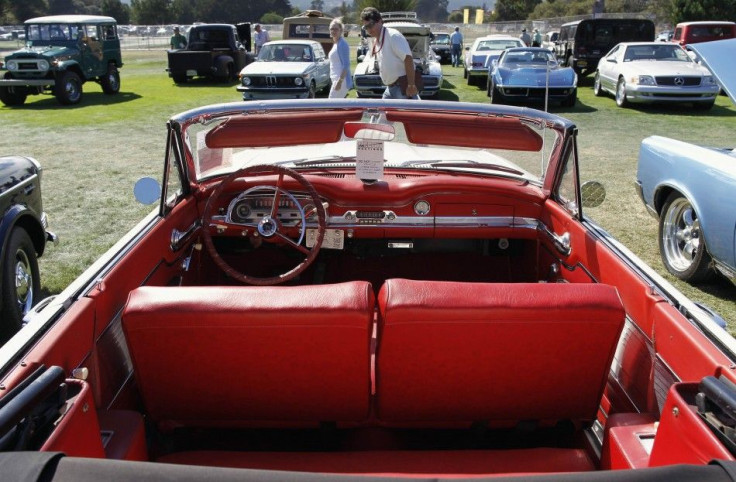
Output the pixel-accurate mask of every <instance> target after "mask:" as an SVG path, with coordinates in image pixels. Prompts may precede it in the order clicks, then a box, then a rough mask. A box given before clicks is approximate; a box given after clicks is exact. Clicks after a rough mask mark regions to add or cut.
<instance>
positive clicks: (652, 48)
mask: <svg viewBox="0 0 736 482" xmlns="http://www.w3.org/2000/svg"><path fill="white" fill-rule="evenodd" d="M636 60H657V61H668V62H691V61H692V60H691V59H690V56H689V55H688V54H687V52H685V51H684V50H683V49H682V47H680V46H679V45H676V44H671V45H631V46H629V47H628V48H627V49H626V53H625V54H624V62H631V61H636Z"/></svg>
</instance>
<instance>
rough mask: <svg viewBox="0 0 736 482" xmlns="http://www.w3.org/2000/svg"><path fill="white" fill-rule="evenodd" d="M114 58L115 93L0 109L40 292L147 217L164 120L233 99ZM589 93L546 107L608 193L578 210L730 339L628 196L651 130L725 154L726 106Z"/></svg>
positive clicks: (152, 54) (732, 323)
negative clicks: (32, 182) (44, 243)
mask: <svg viewBox="0 0 736 482" xmlns="http://www.w3.org/2000/svg"><path fill="white" fill-rule="evenodd" d="M3 47H4V46H3V45H0V49H2V48H3ZM0 55H1V54H0ZM353 57H354V55H353ZM123 61H124V62H125V65H124V67H123V68H122V69H121V82H122V88H121V92H120V94H119V95H117V96H111V97H110V96H106V95H104V94H103V93H102V89H101V88H100V87H99V85H97V84H95V83H87V84H85V85H84V98H83V99H82V102H81V103H80V104H79V105H76V106H72V107H62V106H60V105H59V104H58V103H57V101H56V99H55V98H53V97H51V96H49V95H40V96H30V97H29V98H28V100H27V102H26V104H25V105H24V106H23V107H20V108H8V107H5V106H1V105H0V133H1V134H0V154H2V155H7V154H21V155H28V156H32V157H35V158H36V159H38V160H39V161H40V162H41V164H42V166H43V167H44V177H43V198H44V207H45V210H46V212H47V213H48V214H49V219H50V227H51V229H52V230H53V231H55V232H56V233H57V234H59V236H60V240H61V242H60V244H59V245H58V246H49V247H48V249H47V251H46V254H45V255H44V256H43V258H41V260H40V264H41V277H42V285H43V291H44V294H45V295H48V294H54V293H58V292H59V291H61V290H62V289H63V288H65V287H66V286H67V285H68V284H69V283H70V282H71V281H72V280H73V279H74V278H76V277H77V276H78V275H79V274H80V273H81V272H82V270H84V269H85V268H86V267H87V266H89V265H90V264H91V263H92V262H93V261H94V260H95V259H97V258H98V257H99V256H100V255H101V254H102V253H103V252H104V251H105V250H107V249H108V248H109V246H111V245H112V244H113V243H114V242H115V241H116V240H118V239H119V238H120V237H121V236H122V234H124V233H125V232H126V231H128V230H129V229H130V228H131V227H132V226H134V225H135V224H136V223H137V222H138V221H139V220H140V219H141V218H142V217H143V215H144V214H146V213H147V212H149V211H150V210H151V207H147V206H141V205H139V204H137V203H136V201H135V200H134V199H133V195H132V188H133V184H134V182H135V181H136V180H137V179H138V178H139V177H141V176H154V177H156V178H159V179H160V178H161V175H162V173H161V170H162V162H161V161H162V158H163V157H162V156H163V155H164V149H165V132H166V126H165V124H166V121H167V119H168V118H169V117H170V116H171V115H173V114H176V113H179V112H181V111H184V110H188V109H190V108H193V107H196V106H200V105H204V104H210V103H220V102H231V101H239V100H240V96H239V94H238V92H236V90H235V84H234V83H233V84H215V83H207V82H201V81H194V82H190V83H189V84H187V85H182V86H176V85H174V83H173V82H172V81H171V79H169V77H168V76H167V74H166V72H165V71H164V69H165V68H166V54H165V51H164V50H140V51H132V50H126V51H124V52H123ZM444 72H445V81H444V85H443V90H442V92H441V93H440V99H442V100H447V101H457V100H461V101H467V102H483V103H486V102H488V97H487V96H486V92H485V87H483V88H480V87H477V86H468V85H467V81H466V80H465V79H464V78H463V70H462V68H453V67H451V66H445V67H444ZM591 86H592V79H591V78H584V79H581V81H580V85H579V89H578V99H579V101H578V103H577V105H576V106H575V107H574V108H559V107H553V108H551V109H550V110H551V111H553V112H555V113H559V114H560V115H562V116H564V117H567V118H569V119H571V120H572V121H574V122H575V123H576V124H577V125H578V127H579V129H580V135H579V138H578V139H579V147H580V159H581V162H582V164H583V177H584V179H591V178H596V179H598V180H601V181H603V182H604V184H605V185H606V188H607V192H608V196H607V199H606V201H605V202H604V203H603V205H602V206H601V207H599V208H596V209H595V210H589V211H588V212H587V214H588V215H590V216H592V217H593V218H594V219H595V220H596V221H597V222H599V224H601V225H602V226H604V227H605V228H606V229H607V230H609V231H610V232H611V233H612V234H613V235H614V236H615V237H616V238H618V239H619V240H621V241H622V242H623V244H625V245H626V246H628V247H629V248H630V249H631V250H632V251H634V253H636V254H637V255H638V256H639V257H641V258H642V259H643V260H644V261H645V262H647V263H648V264H649V265H651V266H653V267H654V268H655V269H656V270H657V271H658V272H660V273H661V274H662V275H663V276H664V277H665V278H666V279H668V280H669V281H671V282H673V283H674V284H675V285H676V286H677V287H678V288H679V289H680V290H682V291H683V292H684V293H685V294H687V295H688V296H689V297H690V298H692V299H693V300H695V301H699V302H702V303H704V304H706V305H708V306H710V307H711V308H713V309H715V310H716V311H717V312H719V313H720V314H721V315H723V316H724V318H726V320H727V321H728V323H729V329H730V331H731V332H732V333H736V287H734V286H732V285H731V284H730V283H729V282H728V281H726V280H725V279H722V278H719V279H718V280H717V281H715V282H713V283H712V284H708V285H701V286H698V287H693V286H690V285H688V284H685V283H681V282H679V281H677V280H676V279H675V278H674V277H672V276H670V275H669V274H667V272H666V271H665V269H664V267H663V266H662V263H661V260H660V258H659V252H658V248H657V225H656V221H655V220H654V218H652V217H651V216H649V215H648V214H647V213H646V211H645V209H644V207H643V205H642V203H641V201H640V200H639V198H638V197H637V195H636V193H635V191H634V180H635V174H636V158H637V154H638V150H639V145H640V143H641V141H642V139H644V138H645V137H647V136H650V135H654V134H658V135H664V136H668V137H673V138H676V139H681V140H684V141H690V142H695V143H698V144H703V145H713V146H723V147H726V146H731V147H734V141H733V139H734V132H736V108H734V106H733V105H732V104H731V102H730V101H729V100H728V98H727V97H725V96H721V97H719V99H718V101H717V102H716V105H715V107H714V108H713V109H712V110H711V111H709V112H695V111H693V110H692V108H691V107H690V106H689V105H688V106H683V107H675V106H662V107H647V106H643V107H634V108H630V109H619V108H617V107H616V105H615V103H614V100H613V99H612V98H611V97H595V96H593V92H592V88H591ZM350 96H351V97H352V96H355V91H351V93H350Z"/></svg>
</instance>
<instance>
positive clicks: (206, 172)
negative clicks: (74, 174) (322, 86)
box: [170, 99, 575, 187]
mask: <svg viewBox="0 0 736 482" xmlns="http://www.w3.org/2000/svg"><path fill="white" fill-rule="evenodd" d="M356 109H359V110H362V111H364V113H365V114H366V115H371V116H376V118H380V117H381V116H382V115H383V116H384V122H385V116H386V115H389V116H391V115H392V114H391V112H405V111H406V110H409V111H414V112H417V113H419V114H424V113H425V112H426V113H432V114H435V113H437V112H440V113H442V114H447V115H464V116H465V117H466V118H467V117H468V116H467V115H468V114H471V115H474V116H478V117H479V118H480V119H486V120H488V119H491V120H493V119H502V120H503V119H508V120H509V121H514V122H516V123H517V125H518V123H521V124H523V125H526V126H528V127H529V130H535V131H537V132H542V133H544V136H545V137H544V139H543V140H542V141H541V142H542V148H541V149H538V150H535V149H526V148H523V147H522V148H521V149H516V148H514V147H513V146H512V147H503V146H502V147H498V149H501V150H504V152H505V153H517V152H518V153H520V154H519V155H524V156H527V155H528V157H529V159H528V160H527V161H529V162H532V163H533V164H534V169H533V170H530V169H528V168H525V167H522V166H520V165H519V164H517V163H516V162H517V161H516V160H515V159H509V158H508V157H507V156H505V155H501V156H500V157H501V158H503V159H504V160H505V161H506V162H505V163H501V164H500V165H499V169H497V170H494V169H492V168H489V166H490V165H491V164H493V163H492V162H491V163H489V164H488V165H484V166H472V165H470V164H468V163H466V165H464V166H462V167H458V166H457V164H458V162H460V161H466V160H475V159H476V158H477V156H475V157H473V156H463V155H461V152H463V149H465V150H466V151H467V152H469V153H470V152H472V151H473V150H478V149H477V148H478V147H481V148H482V149H485V150H487V151H489V152H490V154H483V155H485V156H487V157H488V159H495V158H494V157H493V154H495V150H496V148H495V147H488V146H474V145H472V144H467V142H471V143H472V142H475V140H473V139H470V140H469V139H465V140H461V141H460V146H459V147H458V148H457V149H455V150H456V151H457V153H456V155H455V156H454V157H453V156H449V157H447V158H440V159H438V158H436V157H431V156H427V157H430V158H429V159H428V160H427V162H417V161H416V160H413V161H412V162H407V163H404V165H400V164H399V163H394V162H391V160H390V159H387V161H388V162H387V163H386V168H393V167H395V168H401V169H435V170H442V171H445V170H454V171H455V172H458V173H461V172H462V173H470V172H472V173H474V174H479V175H488V176H497V177H507V178H508V177H511V178H515V179H517V180H520V181H523V182H529V183H532V184H535V185H538V186H540V187H542V186H547V185H548V183H549V182H551V181H550V180H549V179H547V177H548V176H547V173H548V172H554V170H552V171H550V169H553V168H552V165H553V164H554V165H556V164H557V163H558V162H559V157H560V155H561V151H562V146H563V145H564V144H565V138H566V137H568V136H569V135H570V133H572V132H574V131H575V129H574V125H573V124H572V123H571V122H570V121H569V120H567V119H564V118H562V117H559V116H556V115H554V114H549V113H545V112H542V111H538V110H535V109H530V108H526V107H510V106H495V105H491V104H488V105H486V104H471V103H452V104H448V103H445V102H439V101H423V102H421V103H416V102H411V101H408V100H407V101H403V100H402V101H399V100H390V101H386V100H378V99H314V100H302V101H300V102H295V101H290V100H274V101H265V102H260V103H249V104H243V103H232V104H220V105H215V106H207V107H203V108H200V109H195V110H192V111H187V112H184V113H182V114H179V115H177V116H175V117H173V118H172V119H171V121H170V125H171V126H173V128H175V129H178V132H179V135H177V138H178V142H179V144H180V148H179V150H178V152H180V153H181V155H182V157H181V158H180V159H179V160H178V162H181V163H182V164H183V165H184V171H186V173H187V178H188V179H189V182H190V183H191V184H192V185H193V186H196V185H197V184H199V183H203V182H207V181H208V180H209V179H211V178H214V177H218V176H221V175H225V174H227V173H228V172H232V170H234V169H236V168H239V167H243V166H244V165H252V164H253V163H260V161H261V160H263V158H264V156H262V155H261V156H260V157H259V158H258V159H257V160H258V162H249V163H247V164H240V159H241V158H238V162H234V163H233V164H231V165H229V166H225V165H224V164H223V165H220V164H216V166H217V168H216V169H211V168H207V169H202V168H201V165H200V160H199V158H198V156H197V152H196V150H197V147H196V146H197V143H196V142H197V141H196V139H194V138H193V137H194V136H195V135H197V134H196V133H197V131H198V130H200V131H201V130H202V129H205V130H208V129H211V128H212V127H215V126H216V125H218V124H219V123H221V122H222V121H223V119H225V118H227V117H229V116H241V118H242V116H243V115H246V116H247V115H250V114H253V115H255V114H260V115H262V114H264V113H266V114H273V115H281V116H283V115H289V114H292V113H296V111H304V112H307V113H313V114H314V113H318V112H321V111H322V110H325V111H329V112H332V113H334V112H340V111H343V112H344V111H347V110H352V111H356ZM425 115H426V114H425ZM193 126H201V127H196V128H192V127H193ZM190 129H191V130H190ZM205 134H206V133H205ZM277 134H278V133H275V134H274V138H275V137H276V135H277ZM254 137H255V136H254ZM281 137H283V136H281ZM502 137H503V136H502V133H501V134H499V137H498V139H500V140H499V142H502V141H504V139H502ZM202 139H204V137H202ZM403 140H404V141H406V140H407V139H403ZM335 141H336V140H332V141H329V142H323V141H316V142H313V143H311V144H310V143H309V142H301V143H298V144H297V149H298V150H295V152H299V154H295V155H292V156H291V157H284V156H283V155H282V154H283V153H282V152H280V151H279V150H277V147H287V146H288V148H292V149H293V147H294V146H292V145H291V144H289V143H281V144H278V143H277V144H269V145H266V146H260V145H259V146H260V147H258V148H260V149H261V151H260V152H261V153H263V152H268V153H269V155H271V157H272V159H271V162H273V163H280V164H284V165H287V166H290V167H294V168H297V169H315V168H317V167H320V166H321V168H322V169H324V168H325V166H328V167H329V168H331V169H332V168H335V169H346V168H351V167H352V166H353V165H354V162H353V161H352V160H351V156H353V155H354V154H353V153H351V152H350V150H349V149H350V147H349V145H348V142H346V141H352V139H345V138H344V134H343V138H342V139H340V138H339V136H338V139H337V142H335ZM200 142H202V141H200ZM250 142H260V141H258V140H250ZM263 142H266V143H268V142H269V141H263ZM331 142H334V143H335V145H337V146H339V147H340V148H342V149H343V151H341V152H342V153H340V152H337V153H336V154H335V155H334V156H333V157H335V158H337V159H338V160H337V161H331V160H325V162H313V160H312V159H311V157H312V156H310V154H309V153H310V152H317V151H318V148H319V146H323V145H329V144H330V143H331ZM341 142H342V144H340V143H341ZM463 142H465V143H466V144H464V146H465V147H462V146H463V144H462V143H463ZM392 143H396V141H393V142H392ZM454 143H455V141H454V140H452V139H451V142H447V143H445V144H444V145H443V144H441V143H438V144H434V143H432V144H431V145H429V144H427V143H426V140H425V141H422V143H420V144H416V143H411V142H408V143H406V145H407V146H409V148H407V149H409V151H410V150H412V149H413V150H414V151H416V152H418V153H419V154H416V155H420V156H421V153H422V152H425V153H426V152H428V151H422V150H423V149H436V150H438V151H439V150H441V149H444V150H445V151H443V152H447V151H446V150H447V149H453V145H452V144H454ZM315 146H316V147H315ZM253 147H254V145H251V146H248V148H249V149H250V148H253ZM208 148H209V146H208ZM391 149H393V148H391ZM332 151H334V150H329V149H328V150H327V152H323V153H322V154H320V155H321V156H322V157H325V156H327V157H330V156H329V155H328V154H330V153H331V152H332ZM353 152H354V151H353ZM407 152H408V151H407ZM236 154H237V155H240V154H239V153H238V152H236ZM247 155H250V154H247ZM247 155H246V156H247ZM314 157H315V158H316V157H317V156H316V155H315V156H314ZM254 159H255V157H254ZM525 159H526V158H525ZM305 160H306V161H310V162H303V161H305ZM430 161H432V162H430ZM218 162H221V161H218ZM300 162H303V164H302V166H300V165H299V164H300ZM443 162H445V163H446V165H445V166H442V163H443ZM450 165H452V167H449V166H450ZM474 167H475V168H474ZM519 167H520V168H521V170H523V171H524V172H525V173H527V174H531V175H526V174H525V175H515V174H513V170H514V169H518V168H519ZM540 167H541V168H540Z"/></svg>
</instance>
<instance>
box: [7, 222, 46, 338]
mask: <svg viewBox="0 0 736 482" xmlns="http://www.w3.org/2000/svg"><path fill="white" fill-rule="evenodd" d="M2 266H3V272H2V277H3V286H2V317H1V318H0V344H2V343H5V342H6V341H7V340H8V339H9V338H10V337H12V336H13V335H14V334H15V333H16V332H17V331H18V330H20V328H21V326H23V315H25V314H26V313H28V311H29V310H30V309H31V307H32V306H33V305H34V304H35V303H36V301H38V299H37V298H38V296H39V293H40V291H41V282H40V278H39V275H38V260H37V259H36V249H35V248H34V246H33V242H32V241H31V238H30V237H29V236H28V233H27V232H26V231H25V230H24V229H22V228H15V229H13V231H12V232H11V233H10V238H9V241H8V245H7V247H6V251H5V259H3V265H2Z"/></svg>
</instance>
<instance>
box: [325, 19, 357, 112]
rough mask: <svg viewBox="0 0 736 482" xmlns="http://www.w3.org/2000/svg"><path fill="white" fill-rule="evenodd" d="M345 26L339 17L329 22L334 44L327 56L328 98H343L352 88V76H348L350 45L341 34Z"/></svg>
mask: <svg viewBox="0 0 736 482" xmlns="http://www.w3.org/2000/svg"><path fill="white" fill-rule="evenodd" d="M344 31H345V26H344V25H343V23H342V21H341V20H340V19H337V18H335V19H333V20H332V22H330V37H332V41H333V42H334V44H333V45H332V48H331V49H330V53H329V55H328V58H329V60H330V80H332V87H330V95H329V96H328V97H329V98H338V99H343V98H345V96H347V95H348V90H350V89H352V88H353V78H352V77H351V76H350V47H349V46H348V42H347V40H345V37H344V35H343V32H344Z"/></svg>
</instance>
